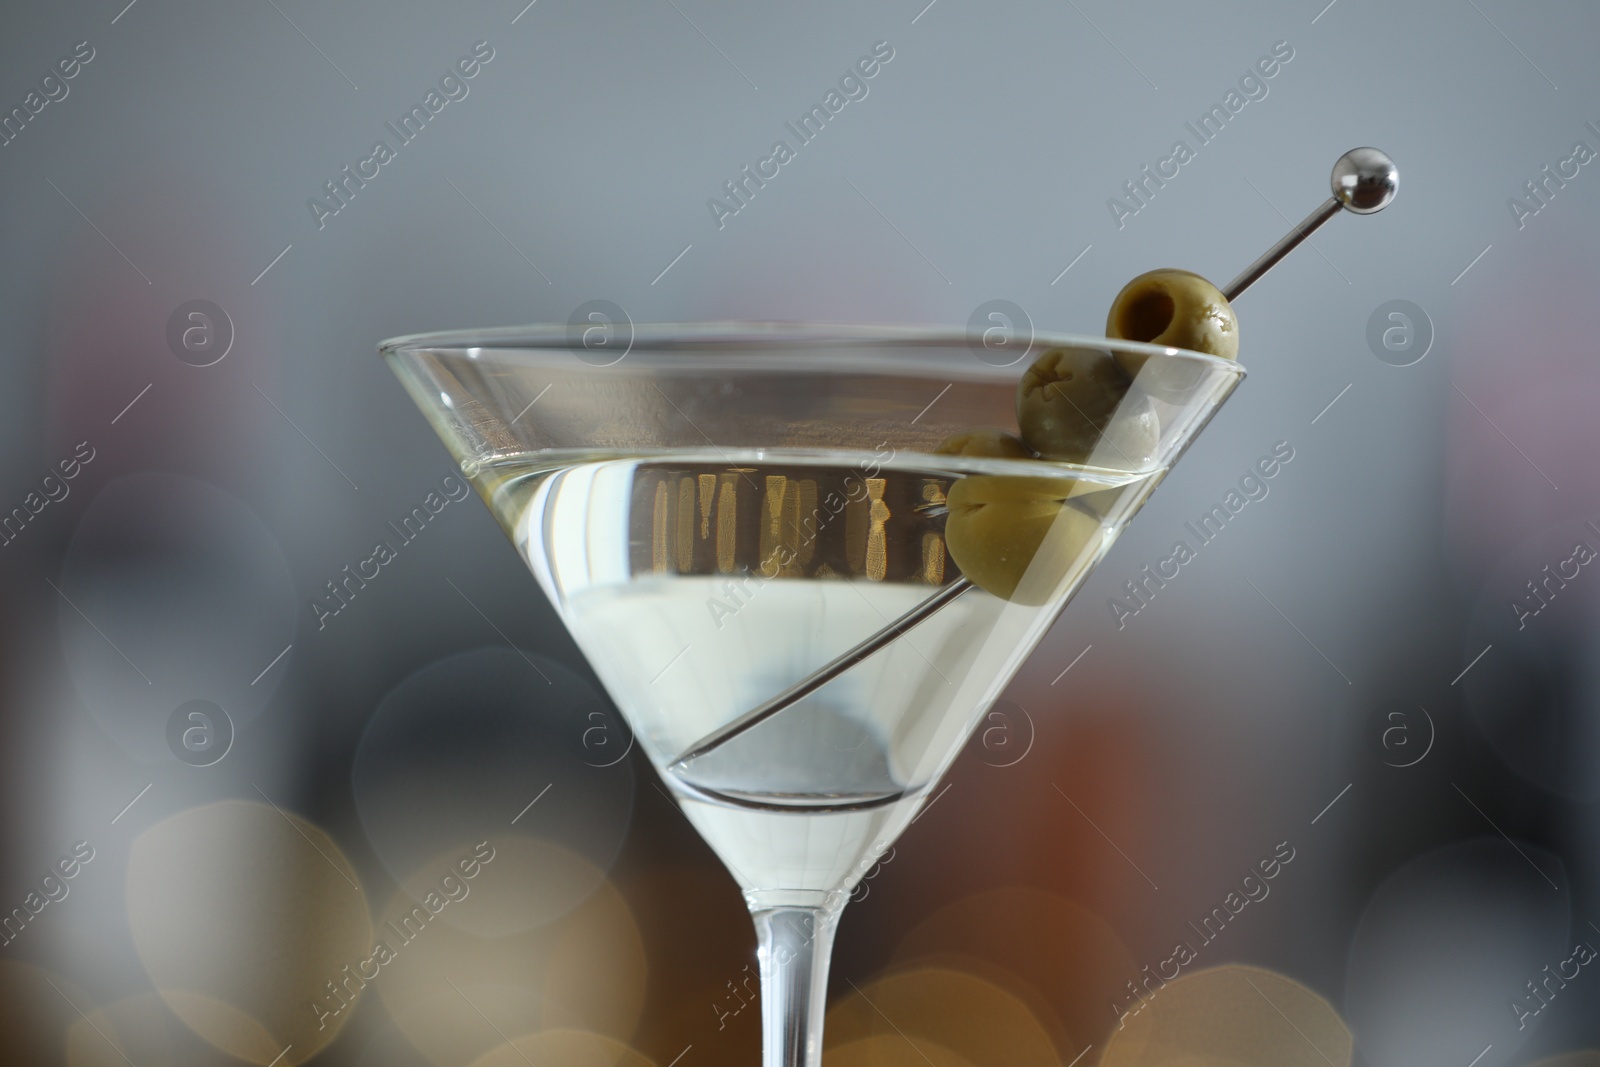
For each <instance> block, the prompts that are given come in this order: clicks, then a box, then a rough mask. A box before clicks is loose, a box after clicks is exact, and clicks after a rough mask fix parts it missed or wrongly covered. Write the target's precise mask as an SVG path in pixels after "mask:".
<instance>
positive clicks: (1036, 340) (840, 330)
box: [378, 320, 1246, 378]
mask: <svg viewBox="0 0 1600 1067" xmlns="http://www.w3.org/2000/svg"><path fill="white" fill-rule="evenodd" d="M629 327H630V329H631V331H632V340H631V344H630V345H629V351H638V350H644V351H652V352H671V351H674V350H676V349H680V348H683V349H696V350H700V351H704V350H705V349H706V348H708V347H709V348H741V349H756V350H760V349H773V350H793V349H807V348H815V349H830V348H846V347H854V346H862V345H872V346H877V347H879V348H890V349H892V348H944V349H949V348H958V347H968V346H970V345H971V344H972V343H973V341H974V339H973V337H972V335H971V333H970V332H969V331H968V330H967V329H966V328H963V327H960V326H937V325H934V326H929V325H914V324H881V323H834V322H785V321H766V320H762V321H743V320H716V321H706V322H642V323H630V324H629ZM573 329H575V327H574V326H572V325H570V324H568V323H557V322H541V323H530V324H528V325H524V326H500V327H490V328H481V329H457V330H439V331H434V332H429V333H413V334H404V335H402V336H399V337H391V338H389V339H388V340H386V341H382V342H379V344H378V352H379V353H380V354H381V355H383V356H384V357H389V356H393V355H398V354H401V353H405V352H418V351H437V350H458V351H459V350H465V349H490V350H503V351H508V352H511V351H518V350H523V351H528V350H548V351H556V350H568V349H571V348H573V347H581V346H575V345H574V343H573V337H572V330H573ZM1051 348H1102V349H1112V350H1115V351H1121V352H1129V353H1142V354H1145V355H1150V356H1159V357H1162V358H1164V359H1181V360H1184V361H1194V362H1198V363H1201V364H1204V365H1209V366H1211V367H1212V368H1214V369H1215V370H1217V371H1220V372H1223V373H1226V374H1231V375H1234V376H1237V377H1239V378H1243V377H1244V376H1245V374H1246V371H1245V368H1244V365H1243V364H1241V363H1239V361H1238V360H1233V359H1224V358H1223V357H1221V356H1212V355H1207V354H1206V353H1204V352H1194V351H1191V350H1189V349H1186V348H1173V347H1171V346H1168V345H1155V344H1149V343H1146V342H1144V341H1127V340H1123V339H1120V338H1112V337H1092V336H1088V335H1085V334H1069V333H1051V332H1035V333H1034V334H1033V338H1032V343H1031V344H1030V346H1029V347H1028V349H1027V353H1025V354H1024V355H1023V356H1019V357H1018V358H1017V360H1016V361H1015V362H1014V363H1011V364H988V365H989V366H990V367H991V368H992V369H996V370H1003V369H1007V368H1009V367H1012V366H1016V365H1017V364H1019V363H1020V362H1021V361H1022V359H1024V358H1026V355H1027V354H1031V353H1032V352H1034V351H1035V350H1038V351H1041V352H1042V351H1045V350H1048V349H1051Z"/></svg>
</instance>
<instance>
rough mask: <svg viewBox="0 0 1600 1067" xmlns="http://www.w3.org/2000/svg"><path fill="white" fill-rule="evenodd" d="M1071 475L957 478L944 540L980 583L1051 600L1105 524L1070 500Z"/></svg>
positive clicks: (1011, 594)
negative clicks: (1067, 476)
mask: <svg viewBox="0 0 1600 1067" xmlns="http://www.w3.org/2000/svg"><path fill="white" fill-rule="evenodd" d="M1084 488H1085V487H1084V486H1081V485H1080V484H1079V483H1078V482H1077V481H1075V480H1074V479H1071V478H1029V477H1021V476H1013V475H989V474H975V475H969V476H968V477H965V478H959V479H957V480H956V481H955V482H953V483H951V486H950V493H949V496H948V499H947V505H948V507H949V513H948V514H947V515H946V517H945V527H944V540H945V546H946V547H947V548H948V549H949V551H950V558H951V559H952V560H953V561H954V562H955V564H956V566H958V567H960V568H961V573H962V574H963V575H965V576H966V578H967V579H968V580H969V581H971V582H972V583H973V584H974V585H976V586H977V587H978V588H980V589H983V590H985V591H986V592H989V593H993V594H994V595H995V596H997V597H1000V598H1001V599H1002V600H1010V601H1013V602H1015V603H1019V604H1044V603H1046V602H1048V601H1049V600H1050V598H1051V597H1052V596H1053V595H1054V594H1055V592H1056V589H1057V587H1058V586H1059V585H1060V584H1061V582H1062V581H1063V580H1064V579H1065V578H1066V577H1067V575H1068V574H1069V573H1070V572H1071V571H1072V569H1073V567H1075V566H1078V565H1080V564H1082V563H1083V562H1085V561H1086V559H1087V557H1088V556H1089V554H1091V553H1092V552H1093V551H1094V550H1096V549H1097V548H1098V547H1099V538H1100V537H1101V528H1100V521H1099V520H1098V519H1097V518H1096V517H1095V516H1093V515H1091V514H1089V513H1088V512H1087V511H1083V510H1080V509H1079V508H1077V507H1074V506H1072V505H1069V504H1068V503H1067V500H1068V499H1069V498H1070V497H1073V496H1077V495H1080V494H1081V493H1082V492H1083V491H1084Z"/></svg>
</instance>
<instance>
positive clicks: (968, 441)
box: [933, 429, 1034, 459]
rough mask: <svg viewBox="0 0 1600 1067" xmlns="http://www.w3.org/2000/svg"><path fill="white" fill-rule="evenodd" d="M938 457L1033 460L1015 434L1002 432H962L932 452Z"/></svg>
mask: <svg viewBox="0 0 1600 1067" xmlns="http://www.w3.org/2000/svg"><path fill="white" fill-rule="evenodd" d="M933 451H934V454H935V455H940V456H983V457H986V458H990V459H1033V458H1034V456H1033V452H1032V451H1030V450H1029V448H1028V446H1027V445H1025V444H1023V443H1022V439H1021V438H1020V437H1018V436H1017V435H1016V434H1010V433H1006V432H1005V431H1004V430H987V429H986V430H963V431H962V432H961V433H953V434H951V435H950V436H949V437H946V438H945V439H944V440H943V441H940V442H939V445H938V447H937V448H935V449H934V450H933Z"/></svg>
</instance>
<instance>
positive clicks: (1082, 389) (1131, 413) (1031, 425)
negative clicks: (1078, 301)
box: [1017, 348, 1161, 470]
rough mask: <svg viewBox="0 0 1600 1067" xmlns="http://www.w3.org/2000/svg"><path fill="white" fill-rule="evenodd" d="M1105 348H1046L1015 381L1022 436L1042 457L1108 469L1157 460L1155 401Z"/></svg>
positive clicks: (1158, 431) (1136, 467) (1158, 432)
mask: <svg viewBox="0 0 1600 1067" xmlns="http://www.w3.org/2000/svg"><path fill="white" fill-rule="evenodd" d="M1131 386H1132V379H1131V378H1129V376H1128V374H1127V373H1126V372H1125V371H1124V370H1123V369H1122V367H1121V366H1120V365H1119V364H1118V363H1117V361H1116V360H1115V359H1113V358H1112V357H1111V354H1110V353H1109V352H1106V351H1104V350H1102V349H1098V348H1052V349H1050V350H1049V351H1048V352H1046V353H1045V354H1044V355H1042V356H1040V357H1039V358H1038V359H1037V360H1035V361H1034V363H1033V366H1031V367H1029V368H1028V370H1027V372H1026V373H1025V374H1023V376H1022V382H1021V384H1020V385H1019V386H1018V387H1017V425H1018V426H1019V427H1021V430H1022V440H1023V441H1024V442H1025V443H1026V444H1027V445H1028V447H1029V448H1031V449H1033V450H1034V451H1035V452H1037V453H1038V454H1039V455H1041V456H1043V457H1044V458H1045V459H1054V460H1062V461H1065V462H1069V463H1085V464H1091V465H1093V466H1097V467H1108V468H1110V469H1113V470H1139V469H1142V468H1144V467H1147V466H1149V465H1150V464H1151V463H1153V462H1154V461H1155V457H1156V450H1157V446H1158V445H1159V444H1160V439H1161V426H1160V424H1159V422H1158V421H1157V419H1156V411H1155V405H1154V404H1153V403H1151V401H1150V398H1149V397H1148V396H1146V395H1145V394H1144V393H1143V391H1141V390H1138V389H1134V388H1131Z"/></svg>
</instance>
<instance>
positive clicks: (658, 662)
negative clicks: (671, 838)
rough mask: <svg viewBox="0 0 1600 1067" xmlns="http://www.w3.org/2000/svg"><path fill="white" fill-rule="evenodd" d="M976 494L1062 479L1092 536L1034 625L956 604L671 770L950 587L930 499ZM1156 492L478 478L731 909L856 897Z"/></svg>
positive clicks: (859, 472)
mask: <svg viewBox="0 0 1600 1067" xmlns="http://www.w3.org/2000/svg"><path fill="white" fill-rule="evenodd" d="M970 475H1001V476H1023V477H1028V478H1035V479H1036V478H1040V477H1060V478H1061V479H1062V480H1063V483H1064V484H1070V485H1072V490H1071V491H1072V493H1073V494H1074V495H1073V496H1072V497H1071V499H1070V500H1069V501H1068V504H1067V506H1069V507H1073V508H1076V509H1077V510H1079V511H1080V512H1084V513H1086V514H1090V515H1092V516H1093V517H1094V518H1096V519H1097V520H1098V522H1099V532H1098V535H1092V536H1088V537H1083V538H1080V540H1079V541H1076V542H1074V546H1075V547H1074V550H1073V551H1074V552H1075V558H1074V559H1073V562H1072V565H1071V566H1070V567H1068V568H1067V569H1066V570H1065V572H1064V573H1061V574H1060V575H1059V580H1058V584H1057V586H1056V589H1055V593H1054V595H1052V596H1049V597H1047V598H1044V603H1043V604H1041V605H1030V604H1021V603H1014V602H1008V601H1006V600H1003V599H1001V598H999V597H996V596H993V595H991V594H990V593H987V592H984V591H983V590H982V589H979V588H971V589H968V590H967V591H966V592H965V593H964V594H962V595H961V596H959V597H956V598H955V599H954V600H951V601H950V602H949V603H948V604H946V605H944V606H943V607H941V608H940V609H939V610H938V611H936V612H934V613H933V614H932V615H931V616H929V617H927V618H926V619H924V620H923V621H921V622H919V623H918V624H917V625H915V626H914V627H911V628H910V629H908V630H907V631H906V632H904V633H902V634H900V635H899V636H898V637H896V638H895V640H893V641H892V642H890V643H889V644H887V645H886V646H885V647H883V648H882V649H880V650H878V651H877V652H875V653H873V654H872V655H870V656H868V657H867V658H865V659H863V660H861V661H860V662H858V663H856V664H854V665H853V666H851V667H850V668H849V669H847V670H844V671H843V672H842V673H840V674H839V675H838V676H837V677H834V678H832V680H830V681H828V682H827V683H826V684H825V685H823V686H822V687H821V688H819V689H817V690H815V691H814V692H812V693H810V694H809V695H807V696H805V697H804V698H802V699H801V700H799V702H797V703H795V704H793V705H792V706H789V707H787V708H785V709H784V710H782V711H780V712H778V713H777V714H775V715H773V716H772V717H770V718H768V719H765V720H764V721H762V722H760V723H759V724H758V725H756V726H754V727H752V728H750V729H749V730H748V731H746V732H744V733H741V734H739V735H737V736H734V737H732V738H731V739H729V740H727V741H725V742H724V743H723V744H721V745H720V746H718V747H716V748H714V749H713V750H711V751H709V752H706V753H704V754H703V755H700V756H698V757H696V758H694V759H691V760H687V761H681V762H679V760H680V757H681V756H683V755H684V754H685V753H688V752H690V751H693V750H695V749H697V748H699V747H700V742H702V741H703V740H704V739H705V738H707V737H708V736H710V735H712V734H713V733H715V732H716V731H718V730H719V729H720V728H722V727H724V726H726V725H727V724H728V723H730V722H732V721H733V720H735V719H737V718H739V717H740V716H741V715H743V714H744V713H746V712H747V711H749V710H750V709H752V708H755V707H757V706H758V705H761V704H763V703H764V702H766V701H768V700H770V699H772V698H773V697H774V696H775V695H777V694H779V693H782V692H783V691H784V690H786V689H788V688H789V687H791V686H793V685H795V684H796V683H798V682H800V681H801V680H803V679H805V678H807V677H808V676H809V675H811V674H812V673H813V672H815V671H817V670H818V669H819V668H821V667H823V666H824V665H826V664H828V663H829V662H830V661H832V660H834V659H835V658H836V657H838V656H840V655H841V654H843V653H845V652H846V651H848V650H850V649H852V648H853V647H855V646H856V645H858V644H860V643H861V642H862V641H864V640H866V639H868V638H870V637H872V636H873V635H874V634H877V633H879V632H881V631H883V630H884V628H885V627H888V626H890V625H891V624H892V623H894V622H895V620H897V619H899V618H900V617H901V616H903V615H905V614H906V613H907V612H908V611H911V610H912V609H914V608H915V607H917V606H918V605H919V604H921V603H923V602H924V601H926V600H927V599H928V598H929V597H932V596H934V595H936V594H938V593H939V592H940V591H941V590H943V589H945V588H946V587H947V586H948V584H949V583H951V582H954V581H956V580H958V579H960V578H961V577H962V575H961V571H960V569H959V568H958V567H957V565H956V564H955V562H954V561H953V560H952V559H951V557H950V553H949V551H948V548H947V546H946V543H945V525H946V520H947V517H948V513H947V508H946V507H945V498H946V495H947V494H948V493H949V490H950V486H951V483H952V482H953V481H954V480H955V479H958V478H961V477H964V476H970ZM1159 480H1160V474H1159V473H1158V474H1143V475H1139V476H1136V477H1131V478H1130V477H1125V476H1124V477H1117V476H1112V475H1106V474H1103V473H1102V474H1092V473H1087V472H1083V471H1079V470H1074V469H1071V468H1067V467H1064V466H1062V465H1060V464H1045V463H1040V462H1034V461H1016V460H994V459H970V458H966V457H949V456H928V455H915V456H903V455H901V456H896V455H879V456H870V455H864V454H862V453H856V452H850V453H830V452H825V451H811V450H804V451H800V450H796V451H787V452H782V453H779V452H774V451H771V450H767V451H763V452H754V451H750V452H744V451H741V452H726V453H724V452H718V451H716V450H712V449H706V450H703V451H693V452H677V453H671V454H657V455H645V456H641V455H630V456H615V455H612V456H599V455H593V454H586V455H577V454H572V455H561V454H552V453H549V452H545V453H540V454H537V455H528V456H522V457H511V458H504V459H500V460H498V461H496V462H494V463H493V464H490V465H487V466H484V467H482V468H480V469H478V470H477V471H476V472H475V476H474V481H475V482H476V484H477V486H478V488H479V490H480V492H481V493H482V494H483V496H484V498H485V499H486V500H487V501H488V502H489V504H490V507H491V508H492V509H493V510H494V512H495V514H496V516H497V517H498V518H499V520H500V522H501V523H502V525H503V526H504V527H505V528H506V530H507V531H508V532H509V533H510V535H511V537H512V540H513V542H514V543H515V544H516V546H517V548H518V549H519V550H520V551H521V552H522V554H523V556H524V557H525V559H526V560H527V562H528V565H529V567H530V568H531V569H532V571H533V573H534V575H535V576H536V577H537V579H538V580H539V582H540V584H541V585H542V586H543V587H544V589H545V591H546V592H547V594H548V595H549V596H550V599H551V601H552V602H553V603H554V605H555V607H556V610H557V611H559V612H560V613H561V616H562V618H563V620H564V621H565V623H566V625H567V627H568V629H569V630H570V631H571V633H572V635H573V637H574V639H575V640H576V641H577V643H578V645H579V647H580V648H581V649H582V651H583V653H584V654H585V655H586V656H587V657H588V660H589V663H590V664H591V665H592V666H593V668H594V670H595V672H596V674H597V675H598V676H599V677H600V679H601V681H602V682H603V683H604V684H605V686H606V687H607V689H608V690H609V692H610V694H611V696H612V698H613V699H614V700H615V701H616V703H617V705H618V707H619V708H620V709H621V711H622V712H623V714H624V715H625V716H626V718H627V720H628V722H629V724H630V726H631V727H632V729H633V730H634V732H635V734H636V735H637V737H638V741H639V743H640V744H641V745H642V746H643V747H644V748H645V749H646V751H647V752H648V753H649V754H650V756H651V757H652V759H653V761H654V762H655V764H656V766H657V767H661V768H666V769H667V770H666V774H665V777H666V779H667V781H668V783H669V784H670V786H671V787H672V789H673V790H674V792H675V793H676V794H677V797H678V799H679V801H680V802H681V803H682V806H683V809H684V811H685V812H686V813H687V815H688V817H689V818H690V819H691V820H692V821H693V822H694V824H695V826H696V827H697V828H698V829H699V831H700V833H701V834H702V835H703V836H704V837H705V839H706V840H707V841H708V842H709V843H710V844H711V846H712V847H713V848H714V849H715V850H716V851H717V853H718V854H719V855H720V856H721V858H722V859H723V861H724V862H725V863H726V864H727V865H728V867H729V869H730V870H732V871H733V872H734V874H735V876H736V877H737V878H738V879H739V881H740V882H741V883H742V885H743V886H744V888H745V889H746V890H747V891H756V892H758V893H759V892H760V891H764V890H780V889H781V890H785V891H800V892H801V893H802V894H804V893H806V892H818V893H824V892H827V891H830V890H836V889H837V888H838V887H840V886H841V885H845V886H848V885H849V884H851V883H853V882H854V880H855V879H856V878H858V877H860V875H861V874H862V873H864V872H865V870H866V869H867V868H868V867H870V866H871V864H872V862H873V861H874V859H875V858H876V856H877V854H878V853H879V852H881V851H882V846H881V845H880V843H881V842H889V841H892V840H894V838H895V836H896V835H897V834H898V833H899V832H900V830H901V829H903V828H904V826H905V824H906V823H907V822H909V821H910V819H911V818H912V817H913V816H914V814H915V812H916V809H917V807H918V805H919V802H920V801H921V799H922V798H923V797H924V795H925V794H926V792H927V790H928V788H929V786H930V785H931V784H932V783H933V782H935V781H937V779H938V777H939V776H940V775H941V774H942V773H943V771H944V769H945V768H946V767H947V766H948V764H949V762H950V761H951V760H952V759H953V758H954V756H955V755H956V753H957V752H958V751H959V749H960V747H961V745H962V743H963V741H964V740H965V738H966V737H967V735H968V733H969V732H970V731H971V729H972V727H973V725H974V723H975V722H976V720H977V719H978V718H979V717H980V716H981V715H982V714H983V713H984V712H985V711H986V710H987V708H988V706H989V705H990V704H991V703H992V702H993V701H994V700H995V699H996V698H997V697H998V696H999V691H1000V689H1001V688H1003V685H1004V681H1005V680H1006V679H1009V678H1010V677H1011V675H1012V673H1013V672H1014V670H1015V669H1016V668H1017V667H1018V666H1019V665H1020V664H1021V662H1022V661H1023V660H1025V659H1026V658H1027V656H1028V654H1029V652H1030V651H1031V650H1032V648H1033V646H1034V645H1035V644H1036V643H1037V641H1038V640H1039V638H1040V637H1042V636H1043V634H1044V632H1045V631H1046V630H1047V629H1048V628H1049V626H1050V624H1051V622H1052V621H1054V619H1055V617H1056V615H1057V614H1058V613H1059V612H1060V610H1061V608H1062V607H1063V606H1064V605H1065V603H1066V601H1067V598H1068V596H1069V595H1070V593H1071V592H1072V591H1073V590H1074V589H1075V588H1076V586H1077V585H1078V584H1079V583H1080V582H1081V581H1082V579H1083V577H1084V576H1085V575H1086V574H1087V573H1088V572H1089V571H1091V570H1092V569H1093V567H1094V565H1095V563H1097V562H1098V560H1099V558H1100V557H1101V555H1102V554H1103V553H1104V552H1105V550H1106V548H1108V547H1109V546H1110V544H1111V541H1112V540H1113V539H1114V538H1115V536H1116V534H1117V533H1118V532H1119V531H1120V530H1121V529H1122V528H1123V527H1124V526H1125V525H1126V523H1127V521H1128V520H1129V519H1130V518H1131V517H1132V515H1133V514H1134V512H1136V511H1137V510H1138V508H1139V506H1140V505H1141V504H1143V502H1144V500H1145V498H1146V497H1147V496H1148V495H1149V493H1150V491H1151V490H1152V489H1153V488H1154V485H1155V484H1156V482H1157V481H1159ZM1073 483H1075V484H1073ZM1082 525H1083V524H1078V526H1079V528H1082ZM1090 529H1093V527H1090ZM1052 580H1055V579H1054V576H1053V578H1052Z"/></svg>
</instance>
